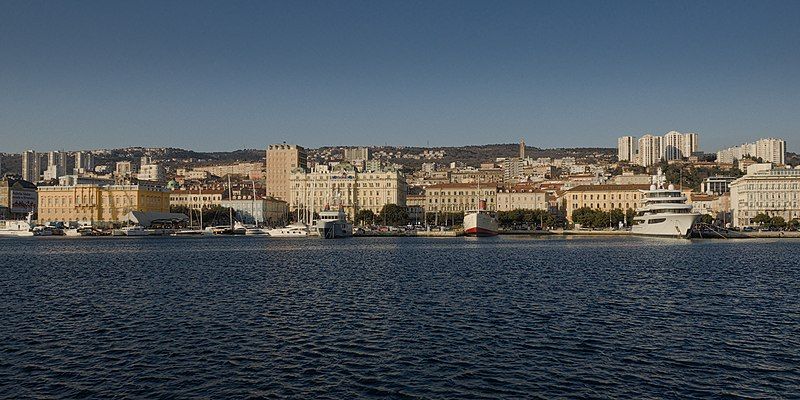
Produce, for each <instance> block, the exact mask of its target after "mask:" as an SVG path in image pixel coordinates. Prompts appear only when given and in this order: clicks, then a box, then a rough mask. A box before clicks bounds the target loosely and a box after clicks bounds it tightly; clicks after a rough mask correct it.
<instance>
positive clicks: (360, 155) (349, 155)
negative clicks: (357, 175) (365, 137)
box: [344, 147, 369, 162]
mask: <svg viewBox="0 0 800 400" xmlns="http://www.w3.org/2000/svg"><path fill="white" fill-rule="evenodd" d="M344 160H345V161H349V162H355V161H368V160H369V147H347V148H345V149H344Z"/></svg>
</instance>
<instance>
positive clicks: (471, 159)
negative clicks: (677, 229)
mask: <svg viewBox="0 0 800 400" xmlns="http://www.w3.org/2000/svg"><path fill="white" fill-rule="evenodd" d="M301 145H302V144H301ZM352 147H368V148H369V149H370V153H371V154H372V155H373V157H375V158H380V159H383V160H385V161H391V162H393V163H397V164H401V165H403V166H404V167H407V168H411V169H417V168H419V167H420V166H421V165H422V164H423V163H425V162H436V163H439V164H449V163H451V162H455V161H460V162H462V163H464V164H466V165H472V166H476V167H477V166H479V165H480V164H481V163H482V162H489V161H493V160H495V159H497V158H503V157H517V156H518V155H519V144H518V143H501V144H485V145H468V146H438V147H413V146H323V147H319V148H306V150H307V151H308V156H309V158H314V159H317V160H320V161H322V160H323V159H325V158H334V159H335V158H337V157H338V156H340V155H341V154H342V153H343V150H344V149H345V148H352ZM35 150H36V151H37V152H39V153H40V154H42V156H44V155H45V154H46V152H47V151H49V150H56V149H44V148H42V149H38V148H37V149H35ZM87 151H91V152H92V155H93V156H94V159H95V164H96V165H103V164H109V165H110V164H113V163H115V162H117V161H130V160H138V159H139V158H140V157H142V156H149V157H151V158H152V159H154V160H157V161H159V162H161V163H163V164H164V165H165V166H167V167H182V166H188V165H189V164H191V165H194V166H202V165H217V164H233V163H239V162H258V161H263V160H264V158H265V154H266V152H265V151H266V145H265V148H264V149H240V150H234V151H214V152H200V151H194V150H187V149H181V148H175V147H125V148H118V149H92V150H87ZM424 153H428V154H436V157H430V158H425V157H415V155H421V154H424ZM525 155H526V157H532V158H539V157H551V158H562V157H575V158H576V159H592V160H597V161H600V160H610V159H611V157H613V156H614V155H616V149H615V148H555V149H542V148H539V147H535V146H525ZM0 157H2V159H1V160H0V174H3V173H13V174H19V173H21V168H22V167H21V156H20V154H19V153H16V154H14V153H2V154H0ZM70 169H71V168H70Z"/></svg>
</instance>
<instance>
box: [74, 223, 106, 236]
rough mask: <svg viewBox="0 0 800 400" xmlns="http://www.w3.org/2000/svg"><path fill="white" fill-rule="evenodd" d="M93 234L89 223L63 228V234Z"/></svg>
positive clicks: (93, 231)
mask: <svg viewBox="0 0 800 400" xmlns="http://www.w3.org/2000/svg"><path fill="white" fill-rule="evenodd" d="M112 233H113V232H112ZM95 234H96V233H95V230H94V228H92V227H91V226H89V225H84V226H81V227H78V228H71V229H64V235H65V236H94V235H95Z"/></svg>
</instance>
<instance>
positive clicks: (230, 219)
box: [228, 174, 233, 229]
mask: <svg viewBox="0 0 800 400" xmlns="http://www.w3.org/2000/svg"><path fill="white" fill-rule="evenodd" d="M228 200H229V201H231V205H233V192H232V191H231V174H228ZM228 219H229V221H230V223H231V229H233V207H228Z"/></svg>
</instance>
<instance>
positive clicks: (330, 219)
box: [314, 208, 353, 239]
mask: <svg viewBox="0 0 800 400" xmlns="http://www.w3.org/2000/svg"><path fill="white" fill-rule="evenodd" d="M314 230H315V231H316V232H317V233H318V234H319V237H321V238H323V239H337V238H344V237H350V236H353V224H351V223H349V222H347V214H346V213H345V212H344V211H343V210H342V209H341V208H340V209H339V211H320V213H319V219H318V220H316V221H314Z"/></svg>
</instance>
